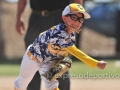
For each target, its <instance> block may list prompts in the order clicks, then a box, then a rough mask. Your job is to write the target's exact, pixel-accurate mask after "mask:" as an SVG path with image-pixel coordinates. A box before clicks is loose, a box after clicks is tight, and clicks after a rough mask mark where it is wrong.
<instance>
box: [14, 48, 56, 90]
mask: <svg viewBox="0 0 120 90" xmlns="http://www.w3.org/2000/svg"><path fill="white" fill-rule="evenodd" d="M28 49H29V47H28ZM28 49H27V50H26V52H25V54H24V56H23V59H22V63H21V68H20V73H19V76H18V77H17V78H16V79H15V81H14V86H15V88H16V89H18V90H26V88H27V86H28V84H29V83H30V81H31V80H32V78H33V76H34V74H35V73H36V71H38V70H39V73H40V74H44V73H45V72H46V71H47V70H48V69H49V68H50V66H49V65H45V64H42V63H40V62H37V61H34V60H32V59H31V58H30V57H29V56H28V55H27V52H28ZM41 78H42V80H43V82H44V85H45V87H46V90H54V89H55V88H56V87H58V81H57V80H54V81H53V82H49V81H48V80H47V79H46V78H44V77H43V76H41Z"/></svg>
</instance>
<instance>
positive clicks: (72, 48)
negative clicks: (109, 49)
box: [66, 45, 106, 69]
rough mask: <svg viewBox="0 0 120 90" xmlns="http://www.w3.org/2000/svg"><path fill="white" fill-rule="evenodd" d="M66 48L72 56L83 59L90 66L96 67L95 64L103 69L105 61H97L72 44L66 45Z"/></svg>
mask: <svg viewBox="0 0 120 90" xmlns="http://www.w3.org/2000/svg"><path fill="white" fill-rule="evenodd" d="M66 50H67V51H68V52H69V53H70V54H72V55H73V56H75V57H76V58H78V59H79V60H81V61H83V62H84V63H85V64H87V65H88V66H90V67H96V66H97V67H98V68H100V69H104V67H105V66H106V62H104V61H103V62H102V61H97V60H95V59H93V58H91V57H90V56H88V55H86V54H85V53H83V52H82V51H80V50H79V49H77V48H76V47H75V46H74V45H73V46H69V47H67V48H66Z"/></svg>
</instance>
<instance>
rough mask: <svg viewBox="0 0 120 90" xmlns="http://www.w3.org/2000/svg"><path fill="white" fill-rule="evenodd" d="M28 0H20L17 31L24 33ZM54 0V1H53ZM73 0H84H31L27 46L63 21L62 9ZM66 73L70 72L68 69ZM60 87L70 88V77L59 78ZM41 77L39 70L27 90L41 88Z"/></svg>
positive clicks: (79, 0)
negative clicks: (23, 15)
mask: <svg viewBox="0 0 120 90" xmlns="http://www.w3.org/2000/svg"><path fill="white" fill-rule="evenodd" d="M27 2H28V0H18V9H17V19H16V31H17V32H18V33H19V34H24V32H25V25H24V19H23V18H22V14H23V11H24V9H25V6H26V4H27ZM53 2H54V3H53ZM71 2H75V3H79V4H82V2H83V0H52V1H51V0H30V7H31V9H32V13H31V15H30V18H29V25H28V29H27V32H26V35H25V46H26V49H27V47H28V46H29V45H30V44H31V43H32V42H33V41H34V39H35V38H36V37H37V36H38V35H39V33H41V32H43V31H45V30H47V29H48V28H50V27H52V26H53V25H57V24H58V23H59V22H60V21H61V14H62V10H63V9H64V8H65V7H66V6H67V5H68V4H69V3H71ZM66 74H69V72H68V71H67V72H66ZM58 80H59V88H60V89H61V90H70V79H69V78H65V79H63V78H59V79H58ZM40 85H41V78H40V75H39V72H38V71H37V72H36V74H35V75H34V78H33V79H32V80H31V82H30V83H29V85H28V88H27V90H40Z"/></svg>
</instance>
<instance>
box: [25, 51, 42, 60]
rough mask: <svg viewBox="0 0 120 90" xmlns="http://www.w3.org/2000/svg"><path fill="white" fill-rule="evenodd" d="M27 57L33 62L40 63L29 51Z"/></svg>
mask: <svg viewBox="0 0 120 90" xmlns="http://www.w3.org/2000/svg"><path fill="white" fill-rule="evenodd" d="M27 55H28V56H29V57H30V58H31V59H32V60H34V61H37V62H40V61H39V60H38V59H37V58H35V57H34V56H33V55H32V53H31V52H30V51H28V52H27Z"/></svg>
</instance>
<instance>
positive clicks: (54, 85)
mask: <svg viewBox="0 0 120 90" xmlns="http://www.w3.org/2000/svg"><path fill="white" fill-rule="evenodd" d="M49 69H50V66H49V65H43V66H42V67H41V69H40V70H39V72H40V75H41V78H42V80H43V82H44V85H45V88H46V90H59V88H58V84H59V82H58V81H57V80H56V79H55V80H54V81H49V80H47V79H46V78H45V77H44V76H43V74H45V72H47V71H48V70H49Z"/></svg>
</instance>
